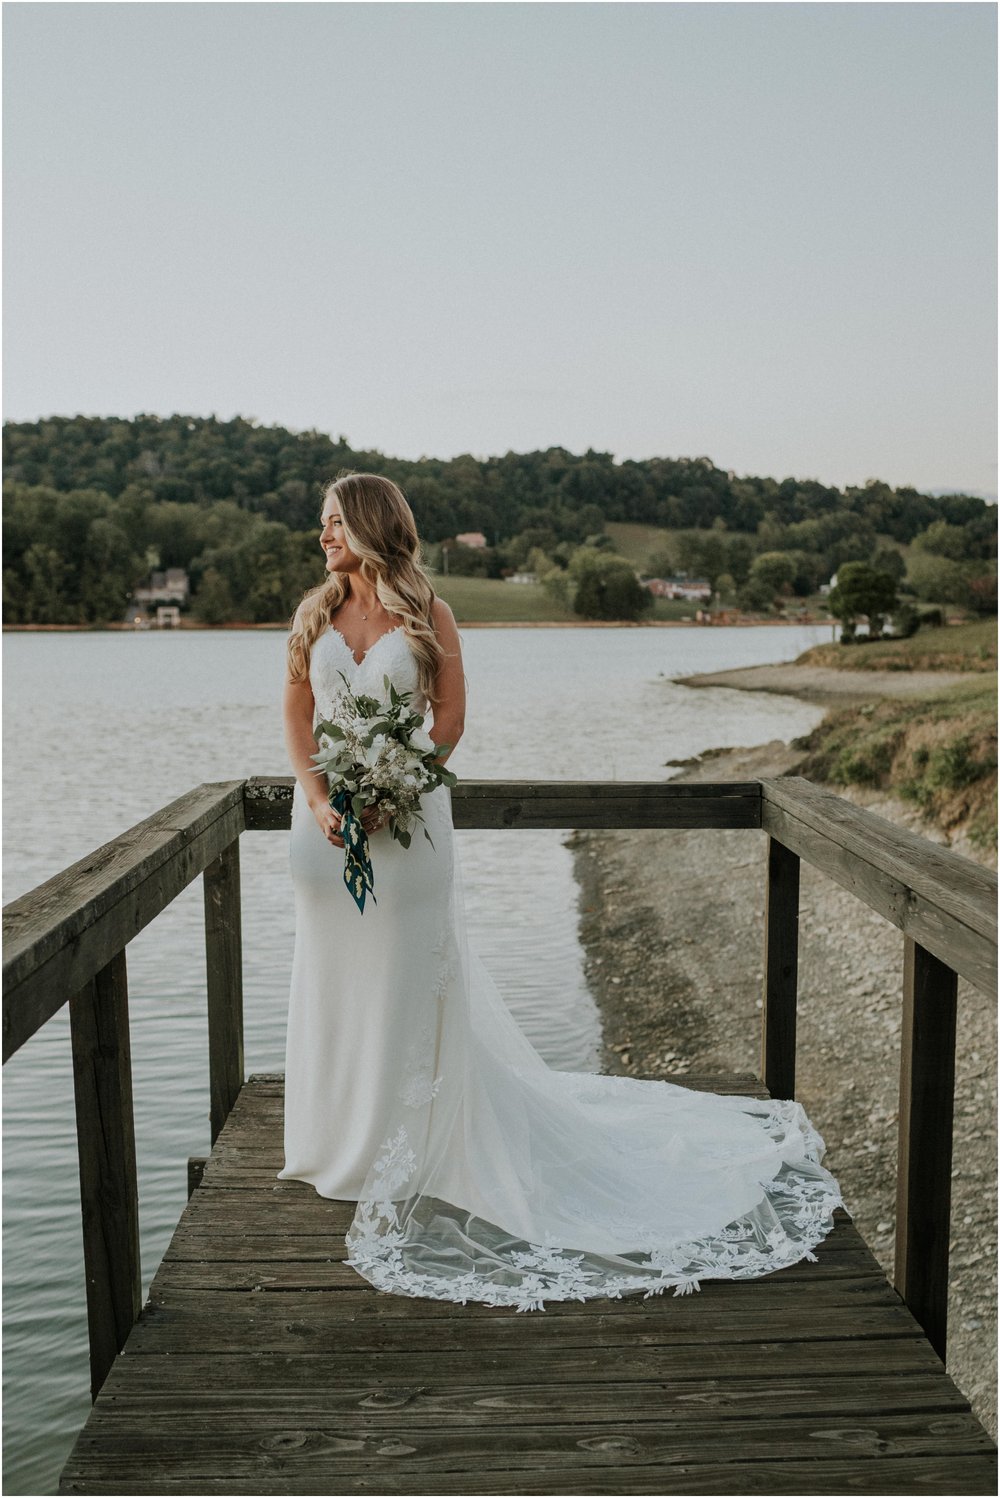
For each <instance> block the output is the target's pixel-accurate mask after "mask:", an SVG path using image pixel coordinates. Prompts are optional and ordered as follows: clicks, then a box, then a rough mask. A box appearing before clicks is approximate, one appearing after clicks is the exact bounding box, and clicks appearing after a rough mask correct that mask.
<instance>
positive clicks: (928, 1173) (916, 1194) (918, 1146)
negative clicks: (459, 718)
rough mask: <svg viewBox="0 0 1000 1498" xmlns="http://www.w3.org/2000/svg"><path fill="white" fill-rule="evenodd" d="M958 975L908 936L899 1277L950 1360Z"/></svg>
mask: <svg viewBox="0 0 1000 1498" xmlns="http://www.w3.org/2000/svg"><path fill="white" fill-rule="evenodd" d="M957 1017H958V978H957V975H956V974H955V973H954V972H953V971H952V969H951V968H950V967H947V966H946V965H945V964H944V963H943V962H939V961H938V959H937V958H936V957H932V956H931V954H930V953H929V952H927V951H925V950H924V948H923V947H921V946H918V945H917V943H916V942H914V941H911V940H910V939H909V938H907V939H906V942H905V946H904V959H903V1024H902V1034H901V1036H900V1073H899V1152H898V1159H897V1166H896V1259H895V1273H894V1279H895V1283H896V1287H897V1289H898V1290H899V1292H900V1294H901V1295H902V1296H903V1297H904V1299H905V1300H906V1302H907V1304H908V1305H909V1307H910V1309H911V1310H912V1312H913V1314H914V1316H915V1317H916V1319H917V1321H918V1322H919V1323H920V1325H921V1326H922V1327H923V1329H924V1331H925V1333H926V1335H927V1340H928V1341H929V1342H930V1344H931V1346H932V1347H933V1348H934V1350H935V1352H937V1354H938V1356H939V1357H940V1358H941V1360H942V1362H943V1361H944V1356H945V1347H946V1342H947V1331H948V1240H949V1231H950V1227H949V1225H950V1220H951V1154H952V1125H953V1120H954V1112H955V1030H956V1023H957Z"/></svg>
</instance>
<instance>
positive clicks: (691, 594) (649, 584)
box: [639, 577, 712, 603]
mask: <svg viewBox="0 0 1000 1498" xmlns="http://www.w3.org/2000/svg"><path fill="white" fill-rule="evenodd" d="M639 580H640V582H641V583H642V586H643V587H644V588H648V589H649V591H650V592H651V593H652V595H653V597H654V598H686V599H692V600H695V601H697V602H698V603H709V602H710V601H711V597H712V589H711V586H710V584H709V583H708V581H707V580H706V579H705V578H703V577H643V578H640V579H639Z"/></svg>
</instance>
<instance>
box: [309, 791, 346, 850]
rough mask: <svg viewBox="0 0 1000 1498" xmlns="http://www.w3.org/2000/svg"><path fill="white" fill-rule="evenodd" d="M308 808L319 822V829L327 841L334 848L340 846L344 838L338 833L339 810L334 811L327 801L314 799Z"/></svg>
mask: <svg viewBox="0 0 1000 1498" xmlns="http://www.w3.org/2000/svg"><path fill="white" fill-rule="evenodd" d="M310 810H311V812H312V814H313V816H314V817H315V818H316V821H317V822H318V823H319V830H320V832H322V834H323V836H324V837H325V838H326V840H327V842H330V843H332V844H333V846H334V847H335V848H342V847H343V846H344V839H343V838H342V837H341V836H340V835H339V834H340V822H341V817H340V812H339V811H334V809H333V807H332V806H331V805H330V803H329V801H315V802H313V803H312V805H311V806H310Z"/></svg>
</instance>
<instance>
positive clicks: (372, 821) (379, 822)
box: [361, 806, 386, 832]
mask: <svg viewBox="0 0 1000 1498" xmlns="http://www.w3.org/2000/svg"><path fill="white" fill-rule="evenodd" d="M385 824H386V818H385V817H384V816H383V815H382V813H381V812H380V811H379V809H378V807H377V806H366V807H365V809H364V811H363V812H362V813H361V825H362V827H363V828H364V829H365V831H366V832H377V831H378V830H379V828H380V827H384V826H385Z"/></svg>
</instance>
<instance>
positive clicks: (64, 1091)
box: [3, 626, 830, 1494]
mask: <svg viewBox="0 0 1000 1498" xmlns="http://www.w3.org/2000/svg"><path fill="white" fill-rule="evenodd" d="M829 637H830V631H829V626H801V627H800V626H791V627H778V628H775V627H770V626H765V627H761V628H740V629H722V628H714V627H713V628H711V629H705V628H698V627H697V626H693V627H691V628H677V629H600V628H597V629H476V630H467V631H466V632H465V634H464V636H463V645H464V653H465V667H466V675H467V677H468V682H469V710H468V717H467V722H468V727H467V730H466V734H465V738H464V739H463V740H462V742H461V744H460V745H459V747H458V749H457V750H456V751H455V754H454V756H453V758H452V761H451V764H452V766H453V768H454V769H455V771H456V772H457V773H458V774H459V775H460V776H463V777H466V778H497V779H504V780H513V779H531V780H585V779H594V780H601V779H611V780H638V779H653V780H655V779H669V778H670V774H671V771H669V770H668V769H666V768H664V766H665V763H666V762H667V761H671V760H673V761H676V760H678V759H684V758H687V757H689V756H691V755H694V754H697V753H700V752H701V751H702V750H704V749H709V748H717V747H722V746H724V745H728V744H743V745H749V744H759V743H764V742H767V741H768V740H770V739H774V738H783V739H787V738H791V737H794V736H795V735H797V734H802V733H806V732H808V731H809V729H810V728H812V727H813V726H814V725H815V724H816V723H817V722H818V721H819V718H820V717H821V716H822V713H821V710H820V709H818V708H816V707H814V706H812V705H810V704H806V703H802V702H798V701H796V700H794V699H792V698H785V697H775V696H772V695H770V694H766V693H745V692H738V691H732V690H728V689H722V688H719V689H716V688H712V689H700V690H698V691H691V690H690V689H689V688H686V687H683V686H680V685H675V684H674V683H672V682H671V681H669V680H668V678H670V677H672V676H677V675H682V674H687V673H693V672H699V671H713V670H722V669H725V668H727V667H733V666H744V665H747V666H749V665H759V664H763V663H766V662H770V661H783V660H791V659H793V658H794V657H795V656H796V655H798V654H799V653H800V652H801V651H802V650H805V649H807V648H808V647H809V646H810V645H814V644H818V643H822V642H825V641H827V640H828V639H829ZM283 654H284V635H283V634H281V633H278V632H274V633H271V632H258V631H247V632H236V631H233V632H228V633H227V632H219V633H195V632H192V633H187V632H183V633H178V634H170V633H152V632H151V633H143V634H135V635H132V634H121V633H113V634H66V635H50V634H38V635H33V634H23V635H22V634H17V635H7V636H5V637H4V667H5V675H6V712H5V719H4V755H5V775H4V787H5V811H6V816H5V818H4V854H5V860H4V862H5V881H4V899H5V900H10V899H12V898H14V897H15V896H16V895H18V894H21V893H23V892H24V891H26V890H28V889H31V888H33V887H34V886H35V885H36V884H38V883H40V882H41V881H42V880H43V879H46V878H48V877H50V876H51V875H52V874H54V873H57V872H58V871H59V870H60V869H62V868H64V867H65V866H66V865H67V864H69V863H72V862H73V861H74V860H75V859H77V858H80V857H82V856H83V855H84V854H86V853H88V852H90V851H91V849H93V848H94V847H96V846H98V845H99V844H101V843H104V842H107V841H108V840H109V839H110V838H112V837H114V836H116V835H117V834H118V833H120V832H123V831H124V830H125V829H126V828H128V827H130V826H132V825H133V824H134V823H135V822H138V821H140V820H142V818H144V817H146V816H148V815H149V814H150V813H151V812H153V811H155V810H156V809H157V808H158V807H160V806H162V805H164V804H165V803H166V802H168V801H170V800H172V799H174V797H176V796H179V795H181V794H182V793H183V792H185V791H187V790H189V789H190V788H191V787H192V786H194V785H197V784H199V783H200V782H202V781H213V780H232V779H238V778H241V777H243V776H247V775H268V774H276V775H284V774H287V773H288V767H287V762H286V759H285V752H284V746H283V741H282V732H281V720H280V710H279V701H280V692H281V677H282V670H283ZM663 835H664V836H669V833H664V834H663ZM565 836H566V835H565V834H564V833H561V832H555V831H537V832H526V831H518V832H516V833H511V832H463V833H462V834H461V836H460V839H459V847H460V853H461V859H462V872H463V879H464V883H465V890H466V899H467V904H468V916H469V934H470V939H471V940H472V942H473V943H474V944H475V946H476V947H477V949H478V951H479V953H480V955H481V956H482V958H483V960H484V962H485V963H486V965H487V967H488V968H490V970H491V971H492V972H493V975H494V977H495V978H496V981H497V983H498V984H499V986H500V987H501V989H502V991H503V992H504V994H505V996H506V997H507V999H508V1001H509V1003H510V1005H511V1008H512V1009H513V1010H514V1011H515V1013H516V1014H517V1017H518V1019H519V1022H520V1023H521V1025H522V1027H523V1028H524V1029H525V1031H526V1032H527V1033H528V1035H529V1036H530V1037H531V1039H532V1040H533V1041H534V1043H535V1044H536V1045H537V1046H538V1048H539V1049H540V1050H541V1051H542V1053H543V1054H544V1055H545V1056H546V1058H547V1059H548V1060H549V1061H550V1063H551V1064H552V1065H555V1066H561V1067H567V1068H572V1069H587V1068H589V1067H592V1066H593V1065H594V1063H595V1060H596V1055H597V1047H598V1043H599V1038H600V1024H599V1018H598V1015H597V1011H596V1009H595V1006H594V1003H593V1000H592V998H591V997H590V994H589V993H588V990H587V985H586V981H585V978H584V974H583V966H582V953H581V950H580V947H579V944H578V941H577V921H578V909H577V890H576V885H575V882H574V880H573V872H572V857H571V854H570V852H569V850H568V849H567V848H566V846H565V841H564V840H565ZM240 854H241V864H242V883H243V919H244V968H245V973H244V1008H245V1022H246V1068H247V1072H248V1073H249V1072H253V1071H273V1070H281V1069H282V1068H283V1065H284V1032H285V1014H286V1004H287V985H288V973H289V967H290V962H291V948H292V938H293V918H292V898H291V887H290V883H289V879H288V872H287V858H288V834H287V833H284V832H269V833H251V834H248V835H247V836H246V837H244V838H243V839H242V843H241V849H240ZM376 878H377V870H376ZM202 923H203V914H202V895H201V881H200V880H197V881H196V882H195V883H194V884H193V885H192V886H191V887H190V888H189V889H188V890H186V891H185V892H184V894H183V895H182V896H180V897H179V898H178V899H177V900H176V901H174V903H173V904H172V905H171V906H169V907H168V909H167V910H166V911H165V912H164V913H163V915H161V916H160V917H159V918H158V919H157V920H156V921H155V922H154V923H153V925H152V926H151V927H149V928H147V930H146V931H144V932H142V933H141V934H140V936H139V937H137V938H136V940H135V941H134V942H132V943H131V944H130V946H129V949H128V968H129V1011H130V1025H131V1037H132V1063H133V1079H134V1095H135V1112H136V1148H137V1155H138V1169H139V1199H140V1226H141V1238H142V1273H143V1296H144V1297H145V1294H146V1292H147V1290H148V1286H149V1282H150V1280H151V1278H152V1276H153V1273H154V1272H155V1270H156V1267H157V1265H158V1263H159V1261H160V1258H161V1257H162V1254H163V1251H164V1249H165V1247H166V1244H167V1242H168V1241H169V1238H170V1235H171V1233H172V1231H173V1228H174V1225H175V1224H176V1221H177V1218H178V1216H179V1215H180V1213H181V1211H182V1210H183V1206H184V1202H185V1199H186V1160H187V1157H188V1156H189V1155H199V1154H207V1153H208V1148H209V1132H208V1068H207V1023H206V1017H205V970H204V941H203V924H202ZM3 1080H4V1089H3V1114H4V1142H5V1150H4V1162H3V1163H4V1204H5V1213H4V1303H3V1314H4V1344H3V1351H4V1390H5V1392H4V1426H5V1441H4V1485H3V1486H4V1492H6V1493H11V1494H40V1493H52V1492H55V1488H56V1482H57V1478H58V1473H59V1470H60V1468H61V1466H62V1464H63V1462H64V1461H65V1459H66V1456H67V1455H68V1452H69V1449H70V1447H71V1445H72V1442H73V1440H74V1438H75V1435H76V1433H77V1431H78V1430H79V1428H80V1426H81V1425H82V1424H83V1421H84V1420H85V1418H86V1415H87V1411H88V1409H89V1407H90V1401H89V1394H88V1389H89V1374H88V1363H87V1325H86V1306H85V1296H84V1282H83V1267H82V1246H81V1237H80V1198H79V1182H78V1177H77V1163H76V1134H75V1122H74V1115H73V1084H72V1068H71V1060H70V1047H69V1016H68V1011H67V1010H66V1008H63V1010H61V1011H60V1013H59V1014H58V1015H57V1016H55V1017H54V1018H53V1019H52V1020H50V1021H49V1023H48V1024H47V1025H45V1026H44V1027H43V1028H42V1030H40V1031H39V1032H38V1034H37V1035H35V1036H34V1037H33V1038H32V1039H31V1040H30V1041H29V1042H28V1043H27V1045H26V1046H24V1047H23V1048H22V1050H21V1051H20V1052H19V1053H18V1054H17V1055H16V1056H14V1057H13V1058H12V1059H11V1061H9V1062H8V1064H7V1066H6V1067H5V1068H4V1073H3Z"/></svg>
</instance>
